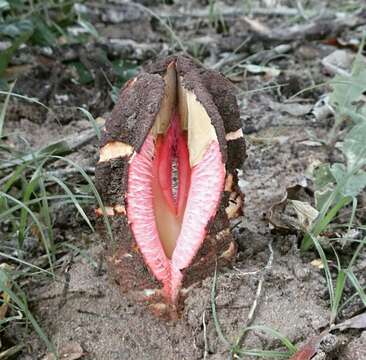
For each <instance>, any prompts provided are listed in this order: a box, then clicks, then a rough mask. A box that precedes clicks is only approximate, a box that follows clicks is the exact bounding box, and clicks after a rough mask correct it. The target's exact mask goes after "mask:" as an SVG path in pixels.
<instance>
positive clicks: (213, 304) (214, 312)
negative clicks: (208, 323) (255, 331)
mask: <svg viewBox="0 0 366 360" xmlns="http://www.w3.org/2000/svg"><path fill="white" fill-rule="evenodd" d="M216 281H217V267H216V268H215V274H214V277H213V280H212V287H211V309H212V318H213V321H214V324H215V329H216V332H217V335H218V336H219V338H220V340H221V341H222V343H223V344H225V346H226V347H227V348H228V349H229V348H230V347H231V345H230V343H229V341H228V340H227V339H226V337H225V335H224V333H223V332H222V330H221V325H220V321H219V319H218V317H217V310H216V301H215V297H216Z"/></svg>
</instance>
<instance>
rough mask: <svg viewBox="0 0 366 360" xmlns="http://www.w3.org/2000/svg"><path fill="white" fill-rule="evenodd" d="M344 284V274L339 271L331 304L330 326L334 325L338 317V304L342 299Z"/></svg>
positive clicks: (342, 271)
mask: <svg viewBox="0 0 366 360" xmlns="http://www.w3.org/2000/svg"><path fill="white" fill-rule="evenodd" d="M345 284H346V272H345V271H344V270H342V269H340V270H339V272H338V276H337V281H336V287H335V291H334V299H333V301H332V303H331V318H330V323H331V324H333V323H334V321H335V319H336V317H337V315H338V310H339V304H340V302H341V299H342V295H343V291H344V286H345Z"/></svg>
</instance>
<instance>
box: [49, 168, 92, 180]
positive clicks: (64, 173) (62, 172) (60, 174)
mask: <svg viewBox="0 0 366 360" xmlns="http://www.w3.org/2000/svg"><path fill="white" fill-rule="evenodd" d="M83 169H84V170H85V172H86V173H87V174H91V175H93V174H94V173H95V167H94V166H88V167H85V168H83ZM77 174H80V171H79V170H78V169H75V168H66V169H59V170H52V171H47V175H49V176H55V177H57V178H59V179H65V178H68V177H71V176H74V175H77Z"/></svg>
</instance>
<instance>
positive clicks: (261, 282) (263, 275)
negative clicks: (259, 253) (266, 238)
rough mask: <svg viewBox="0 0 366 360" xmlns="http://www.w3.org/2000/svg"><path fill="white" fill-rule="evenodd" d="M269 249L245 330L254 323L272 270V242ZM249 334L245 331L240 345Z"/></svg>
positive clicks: (239, 341)
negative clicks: (265, 284)
mask: <svg viewBox="0 0 366 360" xmlns="http://www.w3.org/2000/svg"><path fill="white" fill-rule="evenodd" d="M268 249H269V257H268V261H267V264H266V266H265V267H264V269H263V271H262V275H261V277H260V279H259V281H258V286H257V291H256V294H255V298H254V301H253V303H252V306H251V308H250V310H249V314H248V318H247V321H246V324H245V327H244V329H246V328H248V327H249V326H250V325H251V324H252V323H253V320H254V315H255V311H256V309H257V307H258V302H259V299H260V297H261V294H262V289H263V283H264V281H265V278H266V276H267V273H268V271H269V270H270V269H271V268H272V263H273V256H274V255H273V248H272V240H271V241H270V242H269V243H268ZM247 333H248V332H247V331H245V332H243V333H242V334H241V335H240V336H239V338H238V341H237V344H238V345H240V344H241V343H242V342H243V341H244V339H245V336H246V334H247Z"/></svg>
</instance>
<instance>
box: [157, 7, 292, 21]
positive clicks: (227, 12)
mask: <svg viewBox="0 0 366 360" xmlns="http://www.w3.org/2000/svg"><path fill="white" fill-rule="evenodd" d="M217 11H218V12H219V13H220V16H222V17H224V18H225V17H240V16H243V15H249V14H250V15H252V16H296V15H298V14H299V10H298V9H294V8H289V7H276V8H274V9H269V8H253V9H250V10H246V9H245V8H244V7H242V6H241V7H237V6H225V7H224V6H221V7H220V8H218V9H217ZM209 14H210V10H209V9H195V11H180V12H178V11H176V12H174V13H170V12H164V11H161V12H159V16H160V17H161V18H162V19H165V18H169V19H172V20H179V19H186V18H205V19H207V18H208V17H209Z"/></svg>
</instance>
